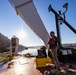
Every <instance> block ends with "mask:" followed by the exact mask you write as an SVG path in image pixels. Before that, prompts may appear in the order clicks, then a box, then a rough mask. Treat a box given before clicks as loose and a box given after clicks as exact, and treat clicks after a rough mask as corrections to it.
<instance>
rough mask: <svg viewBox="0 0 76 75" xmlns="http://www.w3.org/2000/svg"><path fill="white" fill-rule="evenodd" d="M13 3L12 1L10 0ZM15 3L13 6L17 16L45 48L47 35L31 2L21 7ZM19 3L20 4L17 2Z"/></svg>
mask: <svg viewBox="0 0 76 75" xmlns="http://www.w3.org/2000/svg"><path fill="white" fill-rule="evenodd" d="M26 1H27V0H26ZM11 2H13V0H11ZM16 2H17V1H15V0H14V2H13V3H14V5H15V8H16V12H17V14H18V15H19V16H20V17H21V18H22V19H23V20H24V22H25V23H26V24H27V25H28V26H29V27H30V28H31V29H32V30H33V32H34V33H35V34H36V35H37V36H38V37H39V38H40V39H41V40H42V41H43V42H44V44H45V45H46V46H47V45H48V44H47V42H48V39H49V34H48V32H47V30H46V28H45V26H44V24H43V22H42V20H41V18H40V16H39V14H38V12H37V10H36V8H35V6H34V4H33V2H32V1H31V2H28V3H27V4H26V3H25V4H24V3H23V4H24V5H22V6H17V7H16V5H18V4H16ZM18 3H20V2H18Z"/></svg>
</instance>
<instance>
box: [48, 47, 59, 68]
mask: <svg viewBox="0 0 76 75" xmlns="http://www.w3.org/2000/svg"><path fill="white" fill-rule="evenodd" d="M57 50H58V48H57V47H56V48H54V49H49V51H50V52H51V54H52V63H54V64H55V66H56V68H59V67H60V65H59V61H58V58H57Z"/></svg>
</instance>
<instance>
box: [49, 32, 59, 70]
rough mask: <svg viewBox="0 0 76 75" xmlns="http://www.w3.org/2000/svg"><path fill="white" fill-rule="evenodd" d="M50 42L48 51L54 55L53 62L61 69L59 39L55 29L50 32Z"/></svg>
mask: <svg viewBox="0 0 76 75" xmlns="http://www.w3.org/2000/svg"><path fill="white" fill-rule="evenodd" d="M48 44H49V49H48V50H49V51H48V52H50V54H51V55H52V63H53V64H55V68H56V69H60V65H59V61H58V58H57V50H58V39H57V37H56V36H55V33H54V31H51V32H50V39H49V41H48ZM48 56H49V55H48Z"/></svg>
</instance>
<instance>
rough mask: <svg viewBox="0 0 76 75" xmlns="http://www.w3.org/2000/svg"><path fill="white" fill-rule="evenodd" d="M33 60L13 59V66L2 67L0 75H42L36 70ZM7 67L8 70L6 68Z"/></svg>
mask: <svg viewBox="0 0 76 75" xmlns="http://www.w3.org/2000/svg"><path fill="white" fill-rule="evenodd" d="M34 59H35V58H32V57H31V58H25V57H18V58H14V59H13V60H12V61H11V62H12V63H13V64H11V65H10V67H8V65H7V64H5V65H3V67H2V68H1V69H2V70H1V69H0V75H42V74H41V73H40V72H39V70H37V69H36V67H35V64H34ZM7 67H8V68H7Z"/></svg>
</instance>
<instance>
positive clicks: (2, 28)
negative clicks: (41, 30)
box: [0, 0, 76, 46]
mask: <svg viewBox="0 0 76 75" xmlns="http://www.w3.org/2000/svg"><path fill="white" fill-rule="evenodd" d="M66 2H67V3H68V11H67V12H66V14H65V15H66V21H67V22H68V23H69V24H70V25H71V26H72V27H73V28H74V29H76V23H75V22H76V17H75V16H76V10H75V7H76V6H75V5H76V0H33V3H34V5H35V7H36V9H37V12H38V14H39V16H40V18H41V20H42V21H43V23H44V25H45V27H46V29H47V31H48V33H50V31H52V30H53V31H54V32H55V34H56V23H55V15H54V14H53V13H52V12H49V11H48V7H49V5H50V4H51V5H52V8H54V9H55V10H56V11H57V12H58V11H59V10H61V12H64V11H65V8H63V4H65V3H66ZM0 33H2V34H3V35H5V36H7V37H8V38H9V39H11V38H12V37H13V36H14V35H15V36H17V37H18V38H19V44H22V45H24V46H41V45H44V43H43V42H42V41H41V40H40V39H39V38H38V37H37V36H36V34H35V33H34V32H33V31H32V30H31V29H30V28H29V27H28V25H27V24H26V23H25V22H24V21H23V20H22V19H21V17H20V16H19V15H17V14H16V11H15V10H14V8H13V7H12V6H11V4H10V2H9V1H8V0H0ZM60 33H61V43H62V44H64V43H76V34H75V33H73V32H72V31H71V30H70V29H69V28H68V27H67V26H66V25H65V24H62V25H60ZM56 35H57V34H56Z"/></svg>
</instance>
